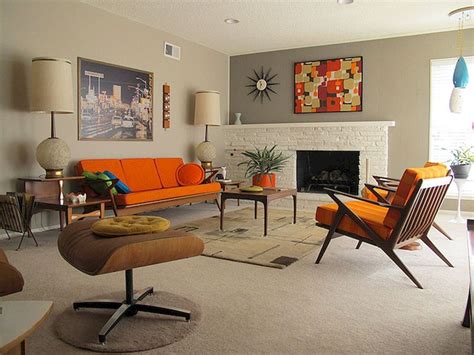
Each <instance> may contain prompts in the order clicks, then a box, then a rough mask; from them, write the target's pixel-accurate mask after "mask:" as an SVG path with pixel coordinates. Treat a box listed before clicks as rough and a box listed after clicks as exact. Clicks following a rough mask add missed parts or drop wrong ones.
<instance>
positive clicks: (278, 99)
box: [230, 29, 474, 210]
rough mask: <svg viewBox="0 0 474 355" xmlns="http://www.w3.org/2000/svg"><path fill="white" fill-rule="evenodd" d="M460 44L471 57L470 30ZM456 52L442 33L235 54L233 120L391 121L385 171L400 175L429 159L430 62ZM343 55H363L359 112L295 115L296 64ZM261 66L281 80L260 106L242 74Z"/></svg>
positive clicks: (473, 36)
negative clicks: (236, 117)
mask: <svg viewBox="0 0 474 355" xmlns="http://www.w3.org/2000/svg"><path fill="white" fill-rule="evenodd" d="M464 41H465V50H464V54H465V55H474V29H470V30H466V32H465V35H464ZM458 53H459V52H458V50H457V48H456V33H455V32H443V33H435V34H428V35H420V36H411V37H400V38H392V39H384V40H374V41H364V42H355V43H344V44H338V45H331V46H321V47H309V48H299V49H290V50H282V51H274V52H266V53H256V54H249V55H241V56H234V57H231V60H230V112H231V120H233V119H234V118H233V113H235V112H241V113H242V121H243V123H270V122H324V121H365V120H375V121H377V120H388V121H395V122H396V127H394V128H390V134H389V173H390V175H392V176H400V174H401V173H402V172H403V170H404V169H405V167H407V166H419V165H420V164H423V163H424V162H425V161H426V160H427V159H428V149H429V145H428V141H429V117H430V116H429V115H430V60H431V59H437V58H449V57H456V56H457V55H458ZM346 56H348V57H349V56H363V60H364V62H363V66H364V67H363V78H364V79H363V80H364V82H363V83H364V86H363V111H362V112H350V113H316V114H299V115H295V114H294V113H293V82H294V81H293V64H294V62H297V61H305V60H315V59H330V58H338V57H346ZM262 65H263V66H264V67H265V68H268V67H271V68H272V71H273V73H278V77H277V79H278V80H277V81H278V82H280V85H278V86H276V91H277V92H278V95H273V96H271V98H272V101H271V102H268V101H264V103H263V104H261V103H260V101H258V100H257V101H255V102H253V101H252V97H251V96H247V93H248V92H249V91H250V90H248V88H246V87H245V85H247V84H249V80H248V79H247V78H246V76H247V75H249V76H252V75H251V73H252V70H253V69H259V68H260V67H261V66H262ZM471 81H472V80H471ZM471 84H472V83H471ZM274 88H275V87H274ZM448 100H449V98H446V105H447V104H448ZM473 202H474V201H470V202H468V203H466V208H468V209H471V210H473V209H474V203H473ZM468 204H469V206H468Z"/></svg>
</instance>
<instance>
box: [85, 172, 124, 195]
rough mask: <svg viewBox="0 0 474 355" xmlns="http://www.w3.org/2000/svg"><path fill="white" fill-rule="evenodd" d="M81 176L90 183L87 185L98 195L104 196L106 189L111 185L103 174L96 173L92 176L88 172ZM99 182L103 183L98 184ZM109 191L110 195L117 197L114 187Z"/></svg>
mask: <svg viewBox="0 0 474 355" xmlns="http://www.w3.org/2000/svg"><path fill="white" fill-rule="evenodd" d="M82 175H83V176H85V177H86V180H88V181H90V182H92V183H91V184H89V186H90V187H91V188H92V190H94V191H95V192H96V193H98V194H99V195H102V194H104V193H105V191H106V190H107V187H109V186H110V185H112V182H111V181H110V178H109V177H108V176H107V175H105V174H104V173H101V172H97V173H95V174H94V173H92V172H90V171H84V172H83V173H82ZM99 180H102V181H105V182H104V183H99V182H98V181H99ZM111 191H112V194H114V195H117V190H116V189H115V187H113V188H112V190H111Z"/></svg>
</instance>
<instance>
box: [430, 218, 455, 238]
mask: <svg viewBox="0 0 474 355" xmlns="http://www.w3.org/2000/svg"><path fill="white" fill-rule="evenodd" d="M433 227H435V228H436V229H437V230H438V231H439V232H440V233H441V234H442V235H444V236H445V237H446V238H448V239H449V240H453V238H451V237H450V236H449V234H448V233H447V232H446V231H445V230H444V229H443V228H441V226H440V225H439V224H438V223H436V222H433Z"/></svg>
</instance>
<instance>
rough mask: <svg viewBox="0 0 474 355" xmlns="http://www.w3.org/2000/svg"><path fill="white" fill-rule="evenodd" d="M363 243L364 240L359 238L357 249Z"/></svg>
mask: <svg viewBox="0 0 474 355" xmlns="http://www.w3.org/2000/svg"><path fill="white" fill-rule="evenodd" d="M362 243H363V242H362V240H359V242H358V243H357V246H356V249H359V248H360V246H361V245H362Z"/></svg>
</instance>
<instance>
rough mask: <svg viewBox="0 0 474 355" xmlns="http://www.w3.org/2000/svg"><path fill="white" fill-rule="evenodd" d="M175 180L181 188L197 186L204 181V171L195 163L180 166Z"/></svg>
mask: <svg viewBox="0 0 474 355" xmlns="http://www.w3.org/2000/svg"><path fill="white" fill-rule="evenodd" d="M176 180H178V183H179V184H180V185H181V186H188V185H199V184H200V183H201V182H203V180H204V169H203V168H202V166H201V165H199V164H196V163H188V164H184V165H181V166H180V167H179V168H178V170H177V171H176Z"/></svg>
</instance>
